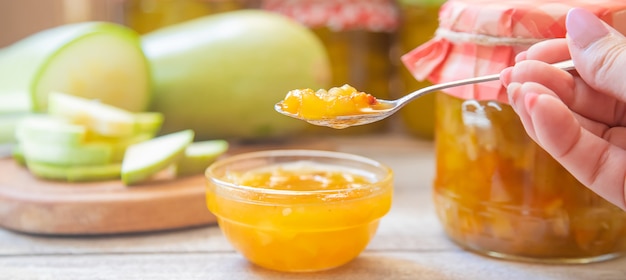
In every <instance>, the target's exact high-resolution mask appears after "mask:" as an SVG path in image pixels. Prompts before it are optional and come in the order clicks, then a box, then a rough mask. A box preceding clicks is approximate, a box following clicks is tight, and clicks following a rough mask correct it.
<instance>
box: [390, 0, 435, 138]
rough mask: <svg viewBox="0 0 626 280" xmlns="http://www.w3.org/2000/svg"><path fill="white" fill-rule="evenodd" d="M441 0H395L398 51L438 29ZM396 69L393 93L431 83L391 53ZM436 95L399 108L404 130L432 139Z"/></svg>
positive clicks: (420, 41) (400, 94)
mask: <svg viewBox="0 0 626 280" xmlns="http://www.w3.org/2000/svg"><path fill="white" fill-rule="evenodd" d="M443 2H444V0H398V3H399V6H400V21H401V24H400V27H399V28H398V32H397V33H398V34H397V42H398V43H397V48H398V49H397V52H396V53H398V54H403V53H406V52H409V51H410V50H412V49H413V48H415V47H417V46H419V45H421V44H423V43H426V42H427V41H428V40H430V39H431V38H432V37H433V36H434V34H435V30H437V26H438V25H439V22H438V20H437V19H438V14H439V8H440V7H441V3H443ZM394 60H395V62H394V63H396V65H397V66H398V69H397V71H396V74H397V75H398V83H396V85H397V86H396V87H394V89H393V91H392V96H394V97H396V98H399V97H401V96H403V95H405V94H408V93H411V92H413V91H415V90H418V89H420V88H423V87H427V86H429V85H431V84H432V83H430V82H429V81H428V80H421V81H418V80H416V79H415V78H414V77H413V75H411V72H409V71H408V70H407V69H406V68H405V67H404V66H403V65H402V63H401V61H400V57H399V56H396V55H394ZM434 108H435V95H434V94H429V95H426V96H424V97H421V98H419V99H417V100H415V101H413V102H411V103H409V104H407V105H406V106H405V107H404V108H402V109H401V110H400V112H399V113H400V115H401V120H402V123H403V126H404V128H406V131H407V132H408V133H409V134H411V135H413V136H416V137H419V138H423V139H428V140H431V139H433V137H434V126H435V120H434V119H435V110H434Z"/></svg>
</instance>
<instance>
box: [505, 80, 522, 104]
mask: <svg viewBox="0 0 626 280" xmlns="http://www.w3.org/2000/svg"><path fill="white" fill-rule="evenodd" d="M521 87H522V84H520V83H517V82H513V83H510V84H509V85H508V86H507V87H506V92H507V93H508V94H507V95H508V96H509V104H510V105H512V106H513V107H516V105H517V98H518V96H519V90H520V88H521Z"/></svg>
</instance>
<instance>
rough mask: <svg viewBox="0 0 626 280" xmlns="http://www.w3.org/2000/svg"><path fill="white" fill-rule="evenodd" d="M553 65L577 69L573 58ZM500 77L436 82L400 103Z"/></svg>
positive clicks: (563, 68) (488, 76) (564, 68)
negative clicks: (427, 94) (435, 92)
mask: <svg viewBox="0 0 626 280" xmlns="http://www.w3.org/2000/svg"><path fill="white" fill-rule="evenodd" d="M552 66H554V67H557V68H559V69H562V70H565V71H570V70H574V69H576V68H575V67H574V62H573V61H572V60H566V61H561V62H557V63H553V64H552ZM498 79H500V74H499V73H498V74H491V75H487V76H480V77H474V78H468V79H462V80H457V81H452V82H447V83H441V84H435V85H432V86H428V87H425V88H422V89H419V90H417V91H414V92H413V93H410V94H408V95H405V96H404V97H403V98H401V99H400V100H398V101H400V103H405V102H409V101H412V100H413V99H415V98H417V97H420V96H422V95H424V94H426V93H430V92H433V91H439V90H442V89H446V88H451V87H458V86H464V85H469V84H476V83H483V82H489V81H495V80H498Z"/></svg>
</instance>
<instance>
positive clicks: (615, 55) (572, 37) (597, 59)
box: [566, 8, 626, 101]
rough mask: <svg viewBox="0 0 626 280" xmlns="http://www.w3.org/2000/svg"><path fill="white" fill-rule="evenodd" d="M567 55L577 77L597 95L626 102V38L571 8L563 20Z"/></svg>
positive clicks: (591, 15) (584, 12) (592, 15)
mask: <svg viewBox="0 0 626 280" xmlns="http://www.w3.org/2000/svg"><path fill="white" fill-rule="evenodd" d="M566 28H567V32H568V34H567V38H568V44H569V48H570V53H571V56H572V59H573V60H574V64H575V65H576V70H577V71H578V73H579V74H580V76H581V77H582V78H583V80H585V82H586V83H587V84H589V85H590V86H591V87H592V88H594V89H595V90H597V91H600V92H604V93H607V94H610V95H612V96H614V97H615V98H617V99H619V100H621V101H626V79H624V72H626V38H625V37H624V35H622V34H620V33H619V32H618V31H617V30H615V29H613V28H611V27H610V26H609V25H607V24H605V23H604V22H602V21H601V20H600V19H598V18H597V17H596V16H595V15H594V14H592V13H591V12H589V11H587V10H584V9H580V8H574V9H572V10H570V11H569V13H568V14H567V19H566Z"/></svg>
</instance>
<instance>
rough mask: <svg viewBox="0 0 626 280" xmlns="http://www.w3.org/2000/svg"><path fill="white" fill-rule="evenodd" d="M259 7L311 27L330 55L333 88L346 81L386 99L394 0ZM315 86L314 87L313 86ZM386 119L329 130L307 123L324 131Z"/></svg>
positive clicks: (297, 0)
mask: <svg viewBox="0 0 626 280" xmlns="http://www.w3.org/2000/svg"><path fill="white" fill-rule="evenodd" d="M261 3H262V5H261V8H262V9H265V10H269V11H273V12H277V13H280V14H283V15H286V16H289V17H291V18H293V19H295V20H296V21H298V22H300V23H302V24H304V25H306V26H308V27H309V28H311V29H312V30H313V31H314V32H315V33H316V34H317V35H318V36H319V37H320V39H321V40H322V42H323V43H324V45H325V46H326V49H327V50H328V54H329V57H330V61H331V65H332V70H333V78H332V85H333V86H342V85H344V84H350V85H351V86H353V87H355V88H356V89H357V90H359V91H363V92H366V93H369V94H372V95H374V96H376V97H377V98H382V99H389V98H390V81H391V77H392V75H393V71H394V66H393V64H392V62H391V60H390V51H391V48H392V45H393V42H394V36H395V31H396V29H397V27H398V24H399V14H398V7H397V5H396V2H395V1H394V0H263V1H262V2H261ZM316 90H317V89H316ZM385 124H386V121H382V122H377V123H373V124H368V125H364V126H357V127H350V128H346V129H343V130H335V129H332V128H326V127H312V128H311V131H313V132H319V133H327V134H362V133H372V132H378V131H382V130H384V129H385V127H386V125H385Z"/></svg>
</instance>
